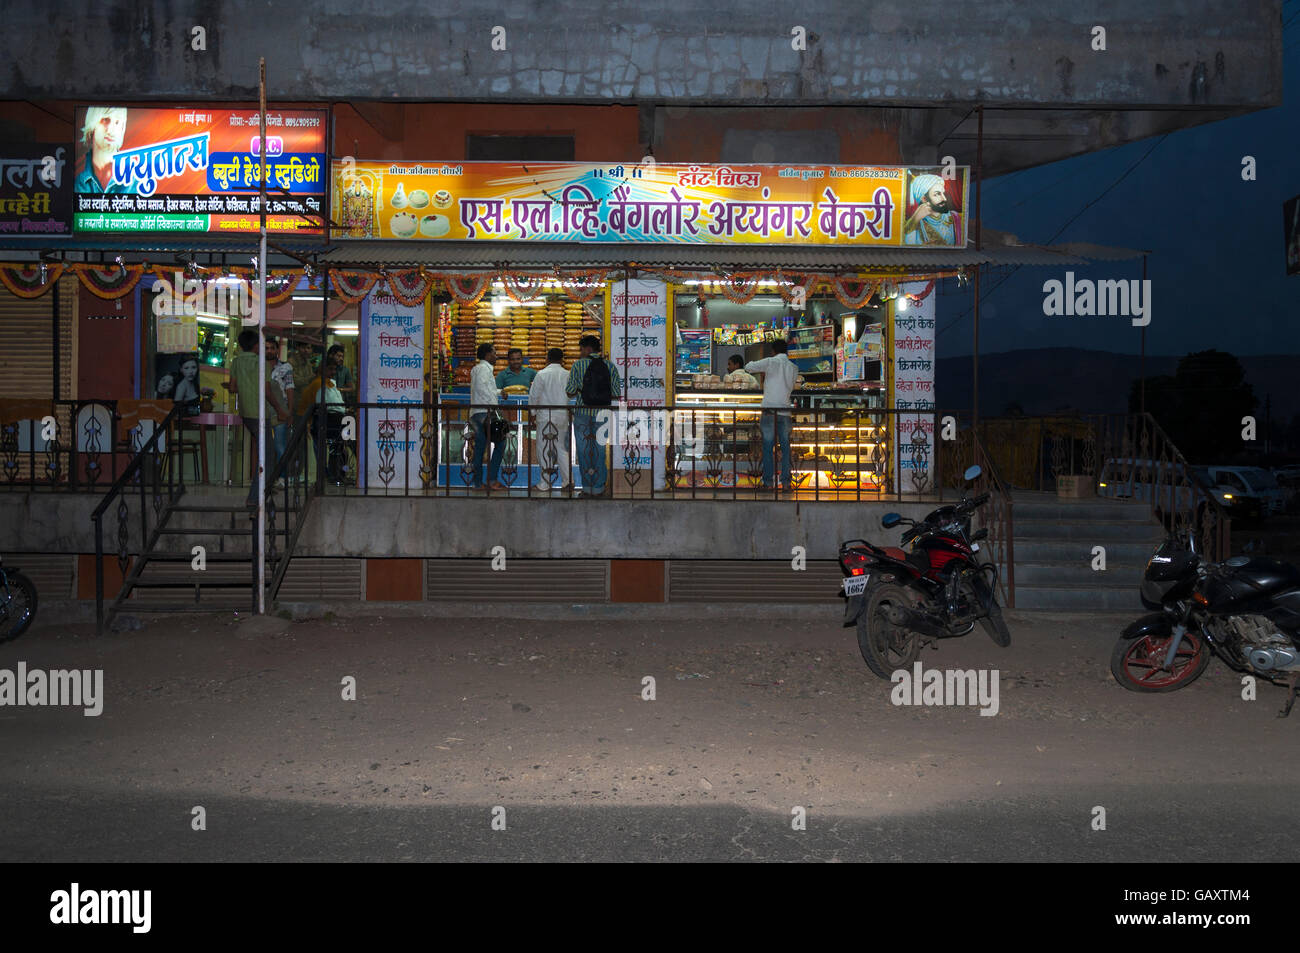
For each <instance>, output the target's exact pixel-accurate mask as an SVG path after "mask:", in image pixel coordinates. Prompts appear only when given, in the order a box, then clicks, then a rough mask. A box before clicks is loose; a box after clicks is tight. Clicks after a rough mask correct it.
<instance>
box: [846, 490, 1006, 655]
mask: <svg viewBox="0 0 1300 953" xmlns="http://www.w3.org/2000/svg"><path fill="white" fill-rule="evenodd" d="M981 472H982V471H981V470H980V468H979V467H978V466H974V467H971V468H970V469H968V470H967V471H966V473H965V479H966V481H967V483H970V482H971V481H974V480H975V479H976V478H978V477H979V475H980V473H981ZM988 499H989V495H988V494H987V493H981V494H980V495H979V496H976V497H974V498H970V499H968V498H967V497H966V495H965V493H963V495H962V498H961V500H960V501H959V502H958V503H955V504H949V505H947V506H941V507H939V508H938V509H936V510H934V511H933V512H932V513H930V514H929V515H928V516H926V517H925V519H923V520H919V521H918V520H911V519H907V518H905V517H903V516H900V515H899V514H898V513H886V514H885V515H884V516H883V517H882V518H881V520H880V525H881V526H883V527H884V528H885V529H892V528H893V527H895V526H899V525H902V524H910V526H911V528H910V529H909V530H907V532H905V533H904V534H903V537H902V540H901V541H900V544H901V545H902V546H907V545H908V544H909V543H911V544H912V549H911V552H904V551H903V550H902V549H899V548H896V547H892V546H888V547H883V548H882V547H879V546H874V545H872V544H871V543H869V542H867V541H866V540H865V539H851V540H848V541H847V542H844V543H841V544H840V552H839V561H840V571H841V572H842V573H843V574H844V579H843V580H842V581H841V584H840V595H841V596H842V597H843V598H844V599H845V605H844V627H845V628H848V627H850V626H853V625H856V626H857V629H858V648H859V650H860V651H861V652H862V658H863V660H864V661H866V663H867V667H868V668H870V669H871V671H872V672H874V673H875V674H876V675H878V676H880V677H881V678H885V679H888V678H890V677H891V675H892V674H893V673H894V672H895V671H897V670H898V669H906V668H908V667H909V666H910V665H911V664H912V663H913V662H915V661H916V659H917V656H919V655H920V654H921V649H922V648H924V647H925V646H927V645H930V646H933V647H934V648H938V646H937V645H936V644H935V643H936V642H937V640H939V639H951V638H958V637H960V636H963V635H967V634H969V633H970V632H972V631H973V630H974V628H975V626H976V625H977V624H978V625H981V626H982V627H983V628H984V630H985V631H986V632H987V633H988V635H989V637H990V638H992V639H993V641H994V643H996V644H997V645H999V646H1001V647H1003V648H1006V647H1007V646H1009V645H1010V644H1011V633H1010V632H1008V631H1007V626H1006V623H1005V622H1003V620H1002V607H1001V606H1000V605H998V601H997V596H996V594H995V592H994V590H995V589H996V587H997V567H996V566H994V565H993V564H992V563H982V562H980V561H979V560H978V558H977V555H976V554H978V553H979V551H980V547H979V541H980V540H982V539H985V538H986V537H987V536H988V530H987V529H981V530H979V531H977V532H976V533H974V534H972V533H971V516H972V515H973V514H974V513H975V511H976V510H977V509H979V507H981V506H983V505H984V504H985V503H987V502H988Z"/></svg>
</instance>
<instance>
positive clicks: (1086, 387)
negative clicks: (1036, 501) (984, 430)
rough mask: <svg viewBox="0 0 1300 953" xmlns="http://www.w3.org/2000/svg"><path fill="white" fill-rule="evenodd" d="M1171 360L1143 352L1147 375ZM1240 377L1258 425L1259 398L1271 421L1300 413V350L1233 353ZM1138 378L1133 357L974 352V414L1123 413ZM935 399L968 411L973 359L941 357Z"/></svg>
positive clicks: (1056, 351) (1165, 369) (1058, 350)
mask: <svg viewBox="0 0 1300 953" xmlns="http://www.w3.org/2000/svg"><path fill="white" fill-rule="evenodd" d="M1178 360H1179V359H1178V358H1177V357H1163V356H1162V357H1153V356H1151V355H1147V359H1146V374H1147V377H1156V376H1158V375H1161V374H1172V373H1173V372H1174V369H1175V368H1176V367H1177V366H1178ZM1238 360H1240V361H1241V364H1242V367H1244V368H1245V369H1246V380H1247V381H1249V382H1250V384H1251V386H1252V387H1254V389H1255V396H1256V397H1257V398H1259V404H1258V405H1257V406H1256V408H1255V412H1256V414H1257V415H1258V416H1259V418H1260V420H1261V422H1262V421H1263V417H1264V397H1265V395H1268V394H1271V395H1272V398H1273V404H1272V410H1271V413H1272V417H1273V423H1274V426H1280V425H1285V424H1286V422H1287V421H1289V420H1290V419H1291V418H1292V417H1293V416H1295V415H1297V414H1300V387H1297V375H1298V374H1300V355H1297V354H1260V355H1248V356H1245V357H1242V356H1238ZM1138 375H1139V357H1138V355H1136V354H1116V353H1113V352H1111V351H1090V350H1085V349H1083V348H1069V347H1050V348H1036V349H1033V350H1023V351H1004V352H1002V353H1000V354H981V355H980V414H981V416H990V417H996V416H1001V415H1002V413H1003V411H1005V410H1006V408H1007V406H1008V405H1009V404H1012V403H1019V404H1020V406H1021V407H1022V408H1024V411H1025V413H1026V414H1030V415H1033V414H1050V413H1054V412H1057V411H1061V410H1065V409H1072V410H1079V411H1082V412H1085V413H1089V412H1090V413H1124V412H1126V411H1127V410H1128V392H1129V387H1130V385H1131V384H1132V382H1133V381H1135V380H1137V378H1138ZM935 390H936V397H935V402H936V404H937V405H938V406H939V407H940V408H943V409H955V410H969V409H970V406H971V358H970V356H969V355H967V356H965V357H944V358H940V359H939V361H938V362H937V366H936V369H935Z"/></svg>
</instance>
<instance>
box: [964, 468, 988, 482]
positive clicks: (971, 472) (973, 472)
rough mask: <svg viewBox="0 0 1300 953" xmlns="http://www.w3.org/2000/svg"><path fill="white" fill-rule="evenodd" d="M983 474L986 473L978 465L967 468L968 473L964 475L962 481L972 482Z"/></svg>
mask: <svg viewBox="0 0 1300 953" xmlns="http://www.w3.org/2000/svg"><path fill="white" fill-rule="evenodd" d="M983 472H984V471H983V470H981V469H980V468H979V465H978V464H976V465H975V466H972V467H967V468H966V472H965V473H964V474H962V479H963V480H966V481H967V482H970V481H971V480H974V479H976V478H977V477H978V476H979V475H980V474H981V473H983Z"/></svg>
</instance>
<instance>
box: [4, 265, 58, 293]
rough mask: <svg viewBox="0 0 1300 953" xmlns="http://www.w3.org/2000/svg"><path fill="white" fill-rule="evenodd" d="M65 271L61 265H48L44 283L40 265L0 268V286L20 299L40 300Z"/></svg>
mask: <svg viewBox="0 0 1300 953" xmlns="http://www.w3.org/2000/svg"><path fill="white" fill-rule="evenodd" d="M63 271H64V268H63V265H61V264H47V265H46V266H45V281H44V282H42V281H41V269H40V266H39V265H32V266H28V267H23V266H14V267H7V266H5V267H0V284H3V285H4V286H5V287H6V288H8V289H9V293H10V294H13V295H16V296H17V297H19V298H39V297H40V296H41V295H43V294H45V292H47V291H49V290H50V289H51V288H53V287H54V285H55V283H56V282H57V281H58V280H59V276H60V275H62V274H63Z"/></svg>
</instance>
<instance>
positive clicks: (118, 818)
mask: <svg viewBox="0 0 1300 953" xmlns="http://www.w3.org/2000/svg"><path fill="white" fill-rule="evenodd" d="M1124 618H1125V617H1121V616H1096V617H1081V616H1074V617H1053V618H1052V619H1050V620H1049V619H1043V618H1038V619H1034V617H1032V616H1027V615H1025V616H1020V617H1014V618H1013V621H1012V634H1013V637H1014V639H1015V644H1014V645H1013V647H1012V648H1011V649H1009V650H999V649H997V648H996V647H995V646H994V645H993V644H992V643H991V642H990V641H989V640H988V639H987V638H985V637H983V636H982V635H981V636H979V637H978V638H968V639H963V640H959V641H956V642H949V643H946V644H945V645H944V646H943V648H942V650H941V651H937V652H927V653H926V655H925V656H924V657H923V661H924V664H925V666H926V668H943V669H949V668H951V669H980V668H984V669H993V668H996V669H997V670H998V671H999V677H998V684H999V696H998V713H997V714H996V715H995V716H992V717H987V716H981V715H980V714H979V711H978V708H976V707H970V706H966V707H957V706H950V707H936V706H915V707H913V706H896V705H893V704H891V702H890V689H891V686H890V685H889V683H886V682H883V681H880V680H878V679H876V678H874V677H873V676H871V675H870V673H869V672H867V670H866V668H865V666H864V665H863V663H862V661H861V658H860V657H859V656H858V654H857V646H856V643H855V641H854V639H853V637H852V633H851V632H850V631H848V630H841V629H837V628H836V627H834V625H833V624H823V623H821V622H820V621H818V622H817V624H813V623H812V622H810V621H798V622H791V621H786V620H772V621H769V622H762V623H755V624H746V623H743V622H741V621H734V622H717V621H711V622H709V623H708V625H707V626H699V625H690V624H686V623H682V622H658V621H643V622H636V623H628V622H611V621H593V620H551V621H523V620H513V621H512V620H492V621H474V620H448V619H427V618H392V617H387V618H380V617H377V616H369V617H360V618H356V619H328V620H315V621H307V622H298V623H289V622H284V621H280V620H261V621H257V622H252V623H238V624H236V623H234V622H232V621H230V620H223V619H217V620H204V621H201V622H200V621H196V620H194V619H191V618H185V619H179V620H164V621H162V622H158V623H154V624H151V625H149V626H148V627H146V628H145V629H143V630H140V631H136V632H129V633H124V634H119V635H114V636H110V637H107V638H105V639H99V640H97V639H94V638H93V637H91V636H90V634H89V631H88V630H87V628H86V627H84V626H79V625H73V626H55V625H50V624H46V625H45V626H44V627H38V628H37V629H35V630H34V631H33V632H32V633H31V634H30V635H29V636H28V637H25V638H24V639H22V640H20V641H19V642H17V643H14V644H12V645H8V646H3V647H0V669H14V668H15V667H16V666H17V663H18V662H19V661H20V660H21V661H23V662H25V663H26V665H27V666H28V669H29V670H31V669H58V668H71V667H75V668H93V669H103V672H104V710H103V713H102V714H101V715H100V716H98V717H85V716H84V715H83V714H82V713H81V711H80V710H69V709H56V708H31V707H24V708H15V707H0V746H3V750H4V751H5V754H6V757H5V759H4V765H3V767H0V797H3V798H4V803H5V804H6V823H5V824H4V825H2V826H0V857H4V858H5V859H8V860H61V861H95V860H151V861H154V860H258V859H265V860H341V861H361V860H399V861H400V860H411V861H423V860H571V861H582V860H586V861H591V860H742V861H744V860H750V861H753V860H794V861H798V860H811V861H831V862H835V861H862V860H873V861H931V860H1018V861H1023V860H1067V861H1079V860H1090V861H1210V860H1216V861H1217V860H1274V861H1277V860H1291V859H1294V857H1295V856H1296V848H1297V846H1298V843H1297V842H1298V841H1300V836H1298V835H1297V834H1296V827H1295V824H1294V821H1293V817H1292V810H1293V807H1292V806H1293V804H1294V800H1295V797H1294V791H1295V790H1296V783H1297V781H1298V780H1300V777H1298V776H1297V775H1298V774H1300V772H1298V771H1297V768H1296V766H1295V759H1294V752H1295V750H1296V733H1297V732H1300V714H1297V715H1296V716H1294V717H1293V718H1292V719H1289V720H1279V719H1277V718H1276V717H1275V711H1276V710H1277V708H1278V707H1279V705H1280V704H1281V701H1282V696H1283V692H1282V690H1280V689H1275V688H1272V687H1271V686H1268V685H1262V686H1261V687H1260V696H1261V697H1260V699H1259V700H1258V701H1254V702H1249V701H1243V700H1242V699H1241V697H1240V689H1239V686H1238V680H1237V677H1236V676H1234V675H1232V673H1230V672H1228V671H1227V670H1226V669H1224V668H1223V667H1222V666H1221V665H1219V664H1218V663H1214V664H1213V665H1212V667H1211V668H1210V670H1209V671H1208V672H1207V674H1206V676H1205V677H1204V678H1203V679H1202V680H1201V681H1200V682H1198V683H1197V684H1195V685H1193V686H1192V687H1190V688H1189V689H1187V690H1185V691H1183V692H1179V693H1175V694H1172V695H1165V696H1138V695H1134V694H1131V693H1129V692H1125V691H1123V690H1122V689H1120V688H1119V687H1118V686H1117V685H1115V684H1114V682H1113V681H1112V680H1111V678H1110V675H1109V671H1108V669H1107V667H1106V662H1107V658H1108V653H1109V649H1110V644H1111V641H1112V639H1113V637H1114V633H1115V631H1116V630H1117V628H1118V626H1119V625H1120V624H1122V622H1123V621H1124ZM347 676H351V677H353V678H355V679H356V686H357V690H356V695H357V697H356V700H351V701H349V700H344V699H343V698H342V697H341V696H342V693H343V689H342V683H343V680H344V679H345V677H347ZM645 676H651V677H653V678H654V679H655V693H656V697H655V700H653V701H647V700H643V699H642V697H641V693H642V690H643V688H642V686H643V682H642V680H643V678H644V677H645ZM195 806H201V807H202V808H203V809H204V812H205V816H206V830H203V831H195V830H192V828H191V820H192V809H193V808H194V807H195ZM495 807H499V808H502V809H504V820H505V829H504V830H494V829H493V808H495ZM1099 807H1100V808H1104V809H1105V821H1106V826H1105V830H1094V829H1093V823H1094V817H1095V815H1096V809H1097V808H1099ZM800 808H801V809H803V811H804V812H805V813H806V819H807V820H806V830H795V829H792V821H793V818H794V814H793V813H792V812H794V811H795V810H796V809H800Z"/></svg>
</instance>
